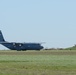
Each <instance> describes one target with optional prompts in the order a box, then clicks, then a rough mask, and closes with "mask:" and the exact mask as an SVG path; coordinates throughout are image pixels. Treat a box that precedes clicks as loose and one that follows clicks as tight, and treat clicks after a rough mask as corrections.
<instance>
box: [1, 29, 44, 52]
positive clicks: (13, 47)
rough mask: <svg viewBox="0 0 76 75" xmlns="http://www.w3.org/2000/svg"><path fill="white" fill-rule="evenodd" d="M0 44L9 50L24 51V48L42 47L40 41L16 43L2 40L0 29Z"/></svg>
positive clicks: (35, 48)
mask: <svg viewBox="0 0 76 75" xmlns="http://www.w3.org/2000/svg"><path fill="white" fill-rule="evenodd" d="M0 44H2V45H3V46H5V47H7V48H8V49H11V50H17V51H21V50H22V51H26V50H41V49H43V48H44V47H43V46H41V43H17V42H7V41H5V40H4V37H3V35H2V32H1V30H0Z"/></svg>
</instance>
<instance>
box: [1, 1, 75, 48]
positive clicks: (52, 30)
mask: <svg viewBox="0 0 76 75" xmlns="http://www.w3.org/2000/svg"><path fill="white" fill-rule="evenodd" d="M0 30H2V32H3V35H4V38H5V40H7V41H10V42H11V41H12V42H13V41H16V42H46V43H45V44H43V45H44V47H55V48H57V47H70V46H73V45H74V44H76V0H0ZM0 49H6V48H5V47H3V46H1V45H0Z"/></svg>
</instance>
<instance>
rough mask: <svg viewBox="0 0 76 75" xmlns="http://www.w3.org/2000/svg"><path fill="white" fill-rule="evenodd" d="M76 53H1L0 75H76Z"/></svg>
mask: <svg viewBox="0 0 76 75" xmlns="http://www.w3.org/2000/svg"><path fill="white" fill-rule="evenodd" d="M75 54H76V51H75V50H74V51H65V50H64V51H60V50H59V51H58V50H57V51H25V52H17V51H1V52H0V75H76V55H75Z"/></svg>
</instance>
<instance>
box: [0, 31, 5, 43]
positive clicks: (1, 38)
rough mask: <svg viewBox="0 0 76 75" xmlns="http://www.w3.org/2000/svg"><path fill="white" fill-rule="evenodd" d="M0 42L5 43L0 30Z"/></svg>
mask: <svg viewBox="0 0 76 75" xmlns="http://www.w3.org/2000/svg"><path fill="white" fill-rule="evenodd" d="M0 42H5V40H4V37H3V34H2V32H1V30H0Z"/></svg>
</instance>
